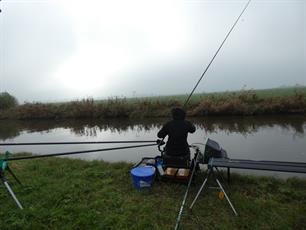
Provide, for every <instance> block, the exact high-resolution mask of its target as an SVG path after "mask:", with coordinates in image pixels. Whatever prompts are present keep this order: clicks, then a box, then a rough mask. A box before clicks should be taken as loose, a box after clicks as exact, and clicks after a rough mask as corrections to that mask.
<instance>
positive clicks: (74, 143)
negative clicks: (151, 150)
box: [0, 140, 157, 146]
mask: <svg viewBox="0 0 306 230" xmlns="http://www.w3.org/2000/svg"><path fill="white" fill-rule="evenodd" d="M124 143H126V144H128V143H157V141H156V140H155V141H149V140H148V141H143V140H141V141H72V142H20V143H15V142H7V143H0V146H16V145H17V146H18V145H81V144H124Z"/></svg>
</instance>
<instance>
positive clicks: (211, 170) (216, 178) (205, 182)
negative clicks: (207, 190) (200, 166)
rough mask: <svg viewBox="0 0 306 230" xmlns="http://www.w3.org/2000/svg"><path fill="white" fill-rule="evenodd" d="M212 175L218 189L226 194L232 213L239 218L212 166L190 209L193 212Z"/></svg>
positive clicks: (209, 167)
mask: <svg viewBox="0 0 306 230" xmlns="http://www.w3.org/2000/svg"><path fill="white" fill-rule="evenodd" d="M216 171H217V172H218V170H217V169H216ZM211 175H212V176H213V178H214V180H215V182H216V183H217V185H218V187H219V188H218V189H220V190H221V191H222V192H223V193H224V196H225V198H226V200H227V202H228V203H229V205H230V207H231V209H232V211H233V212H234V214H235V215H236V216H238V213H237V212H236V209H235V208H234V206H233V204H232V202H231V201H230V199H229V197H228V195H227V194H226V192H225V190H224V188H223V186H222V184H221V182H220V181H219V179H218V177H217V176H216V174H215V172H214V167H213V166H210V164H208V169H207V175H206V177H205V179H204V182H203V183H202V185H201V187H200V189H199V191H198V193H197V195H196V196H195V198H194V200H193V201H192V203H191V205H190V207H189V210H190V211H192V208H193V206H194V205H195V202H196V201H197V199H198V198H199V196H200V194H201V192H202V190H203V189H204V187H205V185H206V184H207V181H208V179H209V177H210V176H211Z"/></svg>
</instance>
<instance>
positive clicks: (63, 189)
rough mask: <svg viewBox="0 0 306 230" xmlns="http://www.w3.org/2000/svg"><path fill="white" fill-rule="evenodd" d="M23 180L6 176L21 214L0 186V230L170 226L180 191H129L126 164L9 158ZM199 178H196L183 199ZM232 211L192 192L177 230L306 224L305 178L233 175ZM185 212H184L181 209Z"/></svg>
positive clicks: (170, 187)
mask: <svg viewBox="0 0 306 230" xmlns="http://www.w3.org/2000/svg"><path fill="white" fill-rule="evenodd" d="M11 168H12V169H13V170H14V171H15V174H16V175H17V176H18V177H19V179H20V180H21V181H22V182H23V186H19V185H18V184H16V183H14V181H13V179H12V178H11V177H10V176H8V178H9V181H10V182H12V183H11V185H12V187H13V189H14V191H15V192H16V195H17V196H18V198H19V200H20V201H21V202H22V204H23V205H24V207H25V209H24V210H23V211H21V210H19V209H17V207H16V206H15V203H14V201H13V200H12V199H11V197H9V195H8V193H7V191H6V190H5V188H4V186H0V201H1V208H0V229H1V230H6V229H8V230H12V229H25V230H27V229H29V230H33V229H165V230H167V229H173V228H174V225H175V220H176V216H177V214H178V211H179V207H180V204H181V201H182V198H183V195H184V192H185V189H186V185H184V184H175V183H169V182H168V183H166V182H156V183H155V184H154V185H153V187H152V189H150V190H144V191H137V190H135V189H134V188H133V186H132V182H131V178H130V169H131V165H130V164H127V163H106V162H102V161H91V162H88V161H82V160H71V159H65V158H49V159H37V160H31V161H18V162H13V163H11ZM202 180H203V175H198V176H197V178H196V180H195V183H194V184H193V185H192V187H191V190H190V195H189V199H188V200H187V204H190V202H191V199H192V198H193V197H194V196H195V194H196V192H197V190H198V189H199V186H200V184H201V183H202ZM226 190H227V191H228V195H229V196H230V198H231V200H232V202H233V204H234V206H235V207H236V209H237V212H238V213H239V216H238V217H236V216H234V215H233V213H232V211H231V209H230V207H229V206H228V204H227V203H226V201H225V200H220V199H218V196H217V192H216V191H215V190H210V191H209V192H208V193H205V196H203V194H202V195H201V196H200V198H199V200H198V201H197V203H196V205H195V207H194V211H193V214H190V213H188V212H184V215H183V218H182V222H181V229H252V230H253V229H306V206H305V203H306V181H305V180H301V179H296V178H291V179H288V180H278V179H275V178H269V177H253V176H240V175H237V174H235V175H233V176H232V183H231V185H230V186H229V187H228V186H227V187H226ZM186 211H187V210H186Z"/></svg>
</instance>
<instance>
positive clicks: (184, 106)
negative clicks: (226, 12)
mask: <svg viewBox="0 0 306 230" xmlns="http://www.w3.org/2000/svg"><path fill="white" fill-rule="evenodd" d="M250 2H251V0H249V1H248V2H247V4H246V5H245V7H244V9H243V10H242V12H241V13H240V15H239V17H238V18H237V20H236V21H235V23H234V24H233V26H232V27H231V29H230V30H229V32H228V33H227V35H226V36H225V38H224V40H223V42H222V43H221V45H220V46H219V48H218V49H217V51H216V53H215V54H214V56H213V58H212V59H211V60H210V62H209V63H208V65H207V67H206V68H205V70H204V72H203V73H202V75H201V77H200V79H199V80H198V82H197V83H196V85H195V86H194V88H193V89H192V91H191V93H190V94H189V96H188V98H187V99H186V101H185V103H184V105H183V108H185V109H186V106H187V104H188V102H189V100H190V98H191V96H192V94H193V93H194V91H195V90H196V88H197V87H198V85H199V84H200V82H201V80H202V78H203V77H204V75H205V74H206V72H207V70H208V69H209V67H210V65H211V64H212V63H213V61H214V60H215V58H216V56H217V55H218V53H219V51H220V50H221V48H222V46H223V44H224V43H225V41H226V40H227V38H228V37H229V35H230V34H231V32H232V31H233V29H234V28H235V26H236V24H237V23H238V21H239V19H240V17H241V16H242V14H243V13H244V11H245V10H246V9H247V7H248V6H249V4H250Z"/></svg>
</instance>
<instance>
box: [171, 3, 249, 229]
mask: <svg viewBox="0 0 306 230" xmlns="http://www.w3.org/2000/svg"><path fill="white" fill-rule="evenodd" d="M250 2H251V0H249V1H248V2H247V4H246V5H245V7H244V8H243V10H242V12H241V13H240V15H239V16H238V18H237V19H236V21H235V23H234V24H233V26H232V27H231V29H230V30H229V32H228V33H227V34H226V36H225V38H224V40H223V41H222V43H221V45H220V46H219V48H218V49H217V51H216V53H215V54H214V56H213V57H212V59H211V60H210V62H209V63H208V65H207V67H206V68H205V70H204V72H203V73H202V75H201V77H200V79H199V80H198V82H197V83H196V85H195V86H194V88H193V89H192V91H191V93H190V94H189V96H188V98H187V99H186V101H185V103H184V106H183V108H186V106H187V104H188V102H189V100H190V98H191V96H192V95H193V93H194V91H195V90H196V88H197V87H198V85H199V84H200V82H201V80H202V79H203V77H204V75H205V74H206V72H207V71H208V69H209V67H210V66H211V64H212V63H213V61H214V60H215V58H216V56H217V55H218V53H219V51H220V50H221V48H222V46H223V45H224V43H225V41H226V40H227V38H228V37H229V35H230V34H231V32H232V31H233V29H234V28H235V26H236V24H237V23H238V21H239V19H240V18H241V16H242V15H243V13H244V11H245V10H246V9H247V8H248V6H249V4H250ZM198 155H199V154H198ZM198 155H197V157H196V160H195V165H194V168H193V170H192V174H191V177H190V179H189V182H188V186H187V189H186V192H185V195H184V198H183V201H182V204H181V207H180V210H179V214H178V216H177V219H176V223H175V227H174V229H175V230H178V229H179V225H180V221H181V218H182V214H183V211H184V206H185V202H186V199H187V196H188V192H189V189H190V185H191V181H192V178H193V174H194V172H195V168H196V163H197V158H198Z"/></svg>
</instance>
